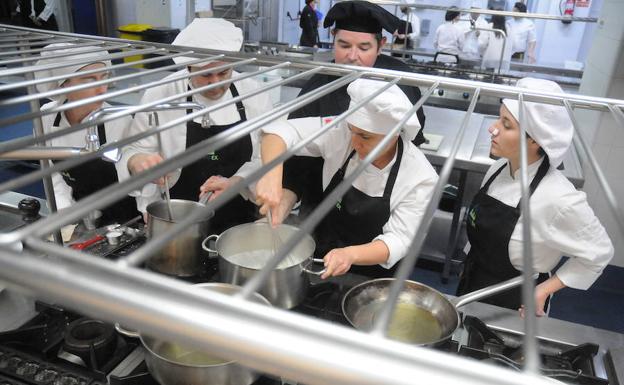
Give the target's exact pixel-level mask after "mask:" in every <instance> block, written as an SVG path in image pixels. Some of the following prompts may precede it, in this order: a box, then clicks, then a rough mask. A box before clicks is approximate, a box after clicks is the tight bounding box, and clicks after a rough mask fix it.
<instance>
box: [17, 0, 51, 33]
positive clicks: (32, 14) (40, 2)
mask: <svg viewBox="0 0 624 385" xmlns="http://www.w3.org/2000/svg"><path fill="white" fill-rule="evenodd" d="M57 2H58V0H18V2H17V3H18V4H17V9H16V12H17V13H19V14H21V15H22V24H23V25H24V26H25V27H30V28H40V29H47V30H49V31H58V24H57V23H56V17H55V16H54V13H55V12H56V11H57V7H58V3H57Z"/></svg>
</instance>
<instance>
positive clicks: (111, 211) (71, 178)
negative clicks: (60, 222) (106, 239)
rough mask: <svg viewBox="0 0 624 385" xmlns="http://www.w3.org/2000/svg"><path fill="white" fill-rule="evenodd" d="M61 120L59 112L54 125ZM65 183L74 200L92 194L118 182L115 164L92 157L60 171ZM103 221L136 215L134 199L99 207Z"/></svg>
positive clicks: (100, 133)
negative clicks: (69, 188) (70, 189)
mask: <svg viewBox="0 0 624 385" xmlns="http://www.w3.org/2000/svg"><path fill="white" fill-rule="evenodd" d="M60 122H61V113H60V112H58V113H57V114H56V118H55V119H54V127H58V126H59V123H60ZM97 130H98V137H99V138H100V144H102V145H103V144H104V143H106V130H105V129H104V124H99V125H98V127H97ZM61 175H62V176H63V179H64V180H65V183H67V185H69V187H71V188H72V196H73V197H74V199H75V200H76V201H79V200H81V199H82V198H84V197H86V196H89V195H91V194H93V193H94V192H97V191H99V190H101V189H103V188H105V187H108V186H110V185H112V184H116V183H119V179H118V177H117V170H116V169H115V165H114V164H113V163H111V162H107V161H105V160H102V159H93V160H90V161H88V162H86V163H83V164H80V165H78V166H75V167H72V168H70V169H68V170H66V171H63V172H61ZM101 211H102V222H103V223H113V222H117V223H123V222H126V221H128V220H130V219H132V218H134V217H136V216H137V215H139V212H138V211H137V206H136V200H135V199H134V198H133V197H130V196H126V197H124V198H123V199H121V200H119V201H117V202H115V203H113V204H112V205H111V206H108V207H105V208H102V209H101Z"/></svg>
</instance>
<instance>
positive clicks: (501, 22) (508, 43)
mask: <svg viewBox="0 0 624 385" xmlns="http://www.w3.org/2000/svg"><path fill="white" fill-rule="evenodd" d="M488 28H491V29H498V30H502V31H503V32H505V37H503V35H502V34H500V33H496V32H492V31H481V32H482V33H481V34H480V35H479V51H480V52H482V53H483V59H482V60H481V69H486V68H489V69H492V68H493V69H495V70H498V66H499V64H501V52H502V51H503V49H504V50H505V52H504V53H503V57H502V60H503V62H502V64H501V71H508V70H509V67H510V64H511V50H512V44H513V41H512V35H513V31H511V28H510V26H509V25H506V23H505V16H501V15H494V16H492V24H490V25H488Z"/></svg>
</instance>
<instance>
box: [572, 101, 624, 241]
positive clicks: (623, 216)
mask: <svg viewBox="0 0 624 385" xmlns="http://www.w3.org/2000/svg"><path fill="white" fill-rule="evenodd" d="M563 105H564V106H565V108H566V110H567V111H568V115H570V119H571V120H572V125H573V126H574V131H575V133H576V135H574V143H575V145H576V147H577V148H579V147H580V148H582V149H583V152H584V153H585V156H586V158H587V159H588V160H589V165H590V167H591V169H592V170H593V171H594V174H596V180H598V184H599V185H600V187H601V188H602V191H603V192H604V194H605V198H606V199H607V203H608V204H609V207H610V208H611V210H612V212H613V215H614V217H615V221H616V222H617V224H618V227H619V230H620V233H621V234H624V213H623V212H622V208H621V206H620V205H619V203H618V199H617V198H616V196H615V194H614V193H613V190H612V189H611V187H610V186H609V182H607V178H606V176H605V174H604V172H602V169H601V168H600V166H599V165H598V160H597V159H596V157H595V156H594V153H593V151H592V150H591V147H590V146H589V145H588V141H587V139H585V134H583V132H582V131H581V129H580V128H579V123H578V121H577V119H576V115H574V109H573V107H572V105H571V103H570V101H569V100H567V99H564V100H563ZM608 108H609V110H610V111H611V115H613V118H614V119H615V121H616V122H617V123H618V124H619V125H620V126H621V128H622V129H624V113H622V111H621V110H620V109H619V108H618V107H615V106H613V105H608Z"/></svg>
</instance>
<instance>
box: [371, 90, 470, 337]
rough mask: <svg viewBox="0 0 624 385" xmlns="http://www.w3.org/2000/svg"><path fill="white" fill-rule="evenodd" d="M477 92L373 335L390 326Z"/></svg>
mask: <svg viewBox="0 0 624 385" xmlns="http://www.w3.org/2000/svg"><path fill="white" fill-rule="evenodd" d="M433 90H434V88H433V87H432V88H430V89H429V90H427V93H428V95H431V93H432V92H433ZM480 92H481V90H480V88H478V87H477V88H475V89H474V93H473V95H472V99H471V100H470V105H469V106H468V111H466V115H464V119H463V121H462V124H461V127H460V129H459V132H458V133H457V136H455V140H454V141H453V146H452V147H451V152H450V153H449V156H448V158H447V159H446V161H445V162H444V165H443V166H442V170H440V176H439V178H438V181H437V183H436V185H435V187H434V190H433V195H432V196H431V199H430V201H429V203H428V204H427V208H426V209H425V212H424V214H423V216H422V220H421V222H420V224H419V225H418V232H417V233H416V236H415V237H414V239H413V240H412V243H411V244H410V246H409V248H408V250H409V251H408V252H407V255H405V256H404V257H403V259H402V260H401V261H400V264H399V268H398V270H397V272H396V274H395V275H394V277H395V282H393V283H392V285H391V286H390V290H389V292H388V298H387V299H386V301H385V303H384V305H383V307H382V309H381V311H380V313H379V316H378V318H377V320H376V322H375V325H374V328H373V331H372V333H373V334H378V335H386V331H387V330H388V325H389V324H390V318H391V316H392V309H394V306H395V304H396V302H397V299H398V298H399V294H400V293H401V290H403V286H404V285H405V280H406V279H407V278H408V277H409V275H410V274H411V273H412V269H413V267H414V265H415V263H416V260H417V259H418V255H419V253H420V250H421V248H422V246H423V244H424V243H425V237H426V236H427V232H428V231H429V228H430V227H431V223H432V222H433V216H434V214H435V211H436V209H437V208H438V204H439V202H440V198H442V191H443V190H444V186H445V185H446V182H447V181H448V179H449V177H450V176H451V172H452V171H453V164H454V163H455V157H456V156H457V152H458V151H459V145H460V144H461V141H462V139H463V138H464V134H465V132H466V128H467V127H468V122H469V121H470V118H471V117H472V113H473V111H474V109H475V107H476V105H477V100H478V99H479V94H480Z"/></svg>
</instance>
